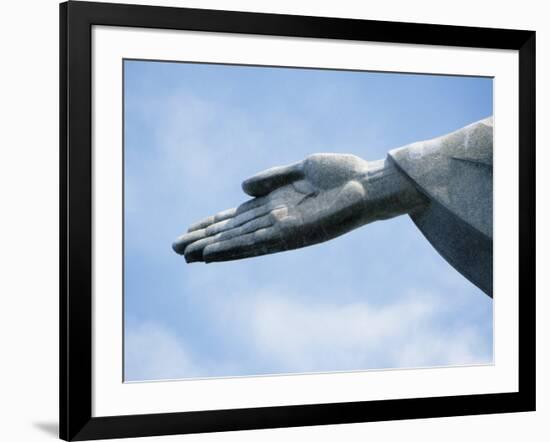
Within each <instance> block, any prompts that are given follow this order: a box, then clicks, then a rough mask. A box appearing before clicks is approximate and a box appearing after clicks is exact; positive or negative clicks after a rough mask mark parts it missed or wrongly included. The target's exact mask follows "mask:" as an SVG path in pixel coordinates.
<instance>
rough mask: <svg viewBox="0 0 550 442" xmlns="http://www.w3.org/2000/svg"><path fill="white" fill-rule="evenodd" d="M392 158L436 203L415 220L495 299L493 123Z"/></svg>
mask: <svg viewBox="0 0 550 442" xmlns="http://www.w3.org/2000/svg"><path fill="white" fill-rule="evenodd" d="M388 156H389V157H390V159H391V160H392V161H393V162H394V164H395V165H396V167H397V168H398V169H399V170H400V171H401V172H403V173H404V174H405V175H407V176H408V177H409V178H410V179H411V180H412V181H413V182H414V184H415V185H416V187H417V188H418V190H419V191H420V192H422V193H423V194H424V195H425V196H426V197H428V199H429V201H430V203H429V205H428V206H426V207H424V208H422V209H421V210H419V211H416V212H412V213H411V214H410V216H411V218H412V219H413V221H414V223H415V224H416V225H417V227H418V228H419V229H420V230H421V231H422V233H423V234H424V236H426V238H427V239H428V240H429V241H430V243H431V244H432V245H433V246H434V248H435V249H436V250H437V251H438V252H439V253H440V254H441V255H442V256H443V257H444V258H445V259H446V260H447V261H448V262H449V263H450V264H451V265H452V266H453V267H454V268H455V269H456V270H458V271H459V272H460V273H462V274H463V275H464V276H465V277H466V278H468V279H469V280H470V281H471V282H472V283H474V284H475V285H476V286H478V287H479V288H480V289H482V290H483V291H484V292H485V293H487V294H488V295H489V296H492V244H493V241H492V239H493V118H492V117H490V118H487V119H485V120H481V121H478V122H476V123H473V124H470V125H468V126H466V127H464V128H462V129H459V130H457V131H455V132H452V133H450V134H447V135H444V136H442V137H439V138H435V139H432V140H428V141H421V142H418V143H413V144H411V145H408V146H404V147H401V148H398V149H394V150H392V151H390V152H389V154H388Z"/></svg>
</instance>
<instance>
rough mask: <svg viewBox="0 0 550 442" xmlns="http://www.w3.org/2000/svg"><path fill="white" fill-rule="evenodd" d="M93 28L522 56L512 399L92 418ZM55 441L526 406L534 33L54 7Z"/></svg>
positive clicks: (529, 401) (531, 378)
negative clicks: (57, 102)
mask: <svg viewBox="0 0 550 442" xmlns="http://www.w3.org/2000/svg"><path fill="white" fill-rule="evenodd" d="M93 25H103V26H123V27H138V28H159V29H179V30H194V31H214V32H226V33H238V34H259V35H276V36H289V37H310V38H323V39H345V40H357V41H376V42H387V43H414V44H426V45H444V46H457V47H472V48H491V49H511V50H516V51H518V53H519V139H518V145H519V195H520V198H519V238H520V241H519V269H518V271H519V291H520V293H519V391H518V392H514V393H496V394H476V395H466V396H446V397H429V398H415V399H394V400H376V401H362V402H348V403H328V404H314V405H295V406H279V407H262V408H248V409H228V410H215V411H193V412H179V413H164V414H146V415H126V416H108V417H92V387H93V385H92V241H93V235H92V138H91V137H92V126H91V117H92V92H93V91H92V84H91V72H92V66H91V49H92V45H91V29H92V26H93ZM59 130H60V274H59V278H60V341H59V345H60V413H59V416H60V437H61V438H62V439H64V440H90V439H103V438H120V437H138V436H153V435H167V434H182V433H195V432H213V431H228V430H244V429H260V428H276V427H290V426H306V425H321V424H337V423H352V422H368V421H384V420H395V419H415V418H428V417H441V416H459V415H475V414H486V413H504V412H518V411H532V410H535V32H534V31H524V30H510V29H491V28H473V27H462V26H444V25H432V24H430V25H428V24H417V23H397V22H382V21H370V20H355V19H341V18H320V17H308V16H292V15H279V14H261V13H245V12H229V11H214V10H199V9H186V8H169V7H158V6H137V5H122V4H108V3H91V2H90V3H89V2H80V1H79V2H72V1H70V2H66V3H62V4H61V5H60V127H59Z"/></svg>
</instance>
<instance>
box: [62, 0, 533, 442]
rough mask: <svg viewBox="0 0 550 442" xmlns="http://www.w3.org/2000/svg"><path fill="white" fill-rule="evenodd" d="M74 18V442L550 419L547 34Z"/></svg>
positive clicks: (67, 97) (67, 363)
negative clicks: (542, 38)
mask: <svg viewBox="0 0 550 442" xmlns="http://www.w3.org/2000/svg"><path fill="white" fill-rule="evenodd" d="M60 24H61V26H60V140H61V141H60V162H61V163H60V164H61V167H60V170H61V176H60V208H61V209H60V210H61V216H60V219H61V225H60V232H61V235H60V237H61V244H60V251H61V253H60V255H61V262H60V287H61V291H60V359H61V360H60V437H61V438H62V439H65V440H89V439H101V438H120V437H138V436H152V435H164V434H180V433H196V432H212V431H228V430H243V429H260V428H276V427H290V426H304V425H322V424H336V423H352V422H367V421H381V420H394V419H414V418H427V417H439V416H455V415H473V414H486V413H503V412H516V411H531V410H534V409H535V32H532V31H525V30H509V29H492V28H471V27H458V26H443V25H433V24H430V25H428V24H416V23H397V22H380V21H369V20H352V19H340V18H325V17H307V16H290V15H276V14H259V13H244V12H230V11H214V10H200V9H185V8H168V7H154V6H137V5H121V4H107V3H88V2H80V1H79V2H71V1H70V2H67V3H63V4H61V5H60ZM487 25H488V26H490V23H488V24H487Z"/></svg>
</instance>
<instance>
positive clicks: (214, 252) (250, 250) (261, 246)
mask: <svg viewBox="0 0 550 442" xmlns="http://www.w3.org/2000/svg"><path fill="white" fill-rule="evenodd" d="M280 242H281V239H280V235H279V232H278V229H277V228H276V227H274V226H272V227H267V228H263V229H259V230H256V231H255V232H252V233H248V234H246V235H241V236H238V237H236V238H232V239H229V240H227V241H221V242H216V243H213V244H210V245H208V246H206V247H205V248H204V251H203V253H202V258H203V260H204V262H213V261H226V260H230V259H236V258H234V257H235V256H238V257H239V258H246V257H248V256H257V255H261V254H265V253H267V250H268V248H269V247H274V246H275V244H277V243H280Z"/></svg>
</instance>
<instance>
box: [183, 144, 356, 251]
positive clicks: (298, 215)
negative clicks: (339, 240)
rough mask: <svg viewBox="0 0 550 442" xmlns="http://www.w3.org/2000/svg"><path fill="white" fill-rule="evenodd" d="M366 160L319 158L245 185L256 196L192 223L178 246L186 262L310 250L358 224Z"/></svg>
mask: <svg viewBox="0 0 550 442" xmlns="http://www.w3.org/2000/svg"><path fill="white" fill-rule="evenodd" d="M365 172H366V162H365V161H364V160H361V159H360V158H358V157H355V156H353V155H342V154H316V155H312V156H310V157H308V158H306V159H305V160H304V161H301V162H299V163H295V164H292V165H290V166H283V167H275V168H272V169H269V170H267V171H265V172H262V173H259V174H257V175H255V176H254V177H252V178H250V179H248V180H246V181H245V182H244V183H243V190H244V191H245V192H246V193H247V194H249V195H251V196H253V197H255V198H254V199H252V200H249V201H247V202H245V203H244V204H242V205H240V206H239V207H237V208H235V209H229V210H225V211H223V212H220V213H218V214H217V215H214V216H210V217H208V218H206V219H205V220H203V221H201V222H199V223H196V224H194V225H192V226H191V227H190V228H189V230H188V232H187V233H186V234H185V235H182V236H181V237H179V238H178V239H177V240H176V241H175V242H174V244H173V248H174V250H175V251H176V252H177V253H180V254H184V255H185V259H186V260H187V262H194V261H205V262H212V261H229V260H234V259H241V258H248V257H251V256H258V255H265V254H268V253H275V252H280V251H285V250H291V249H296V248H299V247H305V246H309V245H312V244H316V243H319V242H323V241H327V240H329V239H332V238H334V237H336V236H338V235H341V234H343V233H346V232H348V231H350V230H352V229H354V228H356V227H358V226H360V225H361V224H362V223H363V221H362V213H363V212H364V210H363V206H364V197H365V190H364V188H363V185H362V184H361V183H360V182H359V181H358V180H359V179H360V178H361V177H362V176H363V175H364V174H365Z"/></svg>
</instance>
